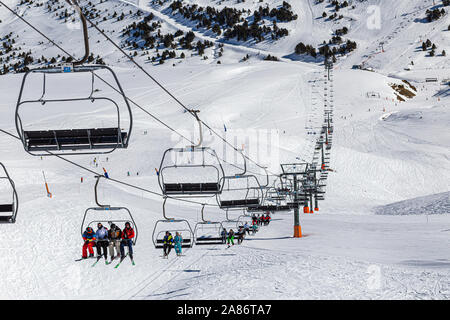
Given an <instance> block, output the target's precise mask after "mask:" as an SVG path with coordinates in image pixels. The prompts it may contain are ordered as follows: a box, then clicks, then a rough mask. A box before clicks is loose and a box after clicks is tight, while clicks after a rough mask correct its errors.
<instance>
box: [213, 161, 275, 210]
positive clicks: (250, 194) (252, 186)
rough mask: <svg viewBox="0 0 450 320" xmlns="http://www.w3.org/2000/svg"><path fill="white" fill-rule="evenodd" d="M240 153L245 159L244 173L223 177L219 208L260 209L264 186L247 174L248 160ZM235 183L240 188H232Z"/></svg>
mask: <svg viewBox="0 0 450 320" xmlns="http://www.w3.org/2000/svg"><path fill="white" fill-rule="evenodd" d="M240 153H241V155H242V157H243V159H244V171H243V172H242V173H239V174H235V175H233V176H224V177H222V181H221V184H222V193H220V194H217V196H216V199H217V203H218V205H219V207H220V208H221V209H224V210H227V211H228V210H241V209H243V208H252V207H258V206H260V205H261V203H262V201H263V198H264V194H263V186H261V184H260V182H259V180H258V178H257V177H256V176H255V175H253V174H247V164H246V159H245V157H244V155H243V154H242V152H240ZM266 176H267V174H266ZM243 181H244V182H245V185H244V186H243V185H242V182H243ZM233 182H234V183H235V184H238V186H234V187H233V186H231V184H232V183H233ZM239 183H241V185H239ZM267 184H268V182H267Z"/></svg>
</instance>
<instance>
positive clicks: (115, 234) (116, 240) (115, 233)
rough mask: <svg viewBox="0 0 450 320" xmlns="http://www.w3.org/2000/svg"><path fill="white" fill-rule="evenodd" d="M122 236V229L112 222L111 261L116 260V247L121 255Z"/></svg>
mask: <svg viewBox="0 0 450 320" xmlns="http://www.w3.org/2000/svg"><path fill="white" fill-rule="evenodd" d="M121 238H122V231H121V230H120V228H119V227H118V226H116V225H115V224H114V223H113V224H111V229H110V230H109V232H108V239H109V255H110V256H111V261H112V260H114V248H116V254H117V256H118V257H120V239H121Z"/></svg>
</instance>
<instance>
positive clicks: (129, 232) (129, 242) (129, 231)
mask: <svg viewBox="0 0 450 320" xmlns="http://www.w3.org/2000/svg"><path fill="white" fill-rule="evenodd" d="M133 238H134V230H133V228H132V227H131V224H130V223H129V222H128V221H127V222H125V228H124V229H123V230H122V242H121V243H120V256H121V258H122V259H123V257H125V246H127V247H128V254H129V255H130V259H131V260H133Z"/></svg>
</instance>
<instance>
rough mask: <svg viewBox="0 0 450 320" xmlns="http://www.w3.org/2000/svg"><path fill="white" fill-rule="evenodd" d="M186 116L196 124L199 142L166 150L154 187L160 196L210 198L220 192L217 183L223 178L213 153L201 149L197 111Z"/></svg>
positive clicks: (199, 123)
mask: <svg viewBox="0 0 450 320" xmlns="http://www.w3.org/2000/svg"><path fill="white" fill-rule="evenodd" d="M190 112H191V113H192V114H193V115H194V116H195V118H196V120H197V122H198V125H199V131H200V141H199V143H198V144H197V145H192V146H188V147H184V148H170V149H168V150H166V151H165V152H164V154H163V157H162V160H161V164H160V167H159V171H158V183H159V186H160V188H161V190H162V193H163V195H164V196H170V197H173V198H183V197H213V196H215V195H217V194H220V193H221V192H222V186H223V184H222V183H221V181H222V178H223V176H224V175H225V174H224V171H223V167H222V164H221V162H220V160H219V157H218V156H217V153H216V152H215V151H214V149H212V148H209V147H203V146H202V142H203V135H202V123H201V121H200V119H199V117H198V115H197V113H198V112H199V111H198V110H190ZM199 156H200V161H198V160H199V159H198V157H199ZM183 160H184V161H183ZM186 160H187V161H186ZM191 161H192V162H191ZM205 176H206V177H207V178H205ZM183 178H184V179H183Z"/></svg>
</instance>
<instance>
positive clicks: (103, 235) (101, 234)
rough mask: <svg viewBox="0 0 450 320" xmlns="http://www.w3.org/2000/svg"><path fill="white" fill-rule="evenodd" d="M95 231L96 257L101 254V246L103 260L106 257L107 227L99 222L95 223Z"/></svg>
mask: <svg viewBox="0 0 450 320" xmlns="http://www.w3.org/2000/svg"><path fill="white" fill-rule="evenodd" d="M97 228H98V229H97V232H96V233H95V238H96V239H97V258H99V257H101V256H102V248H103V256H104V257H105V260H106V259H108V252H107V251H108V245H109V241H108V229H107V228H106V227H104V226H103V225H102V224H101V223H100V222H99V223H98V224H97Z"/></svg>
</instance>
